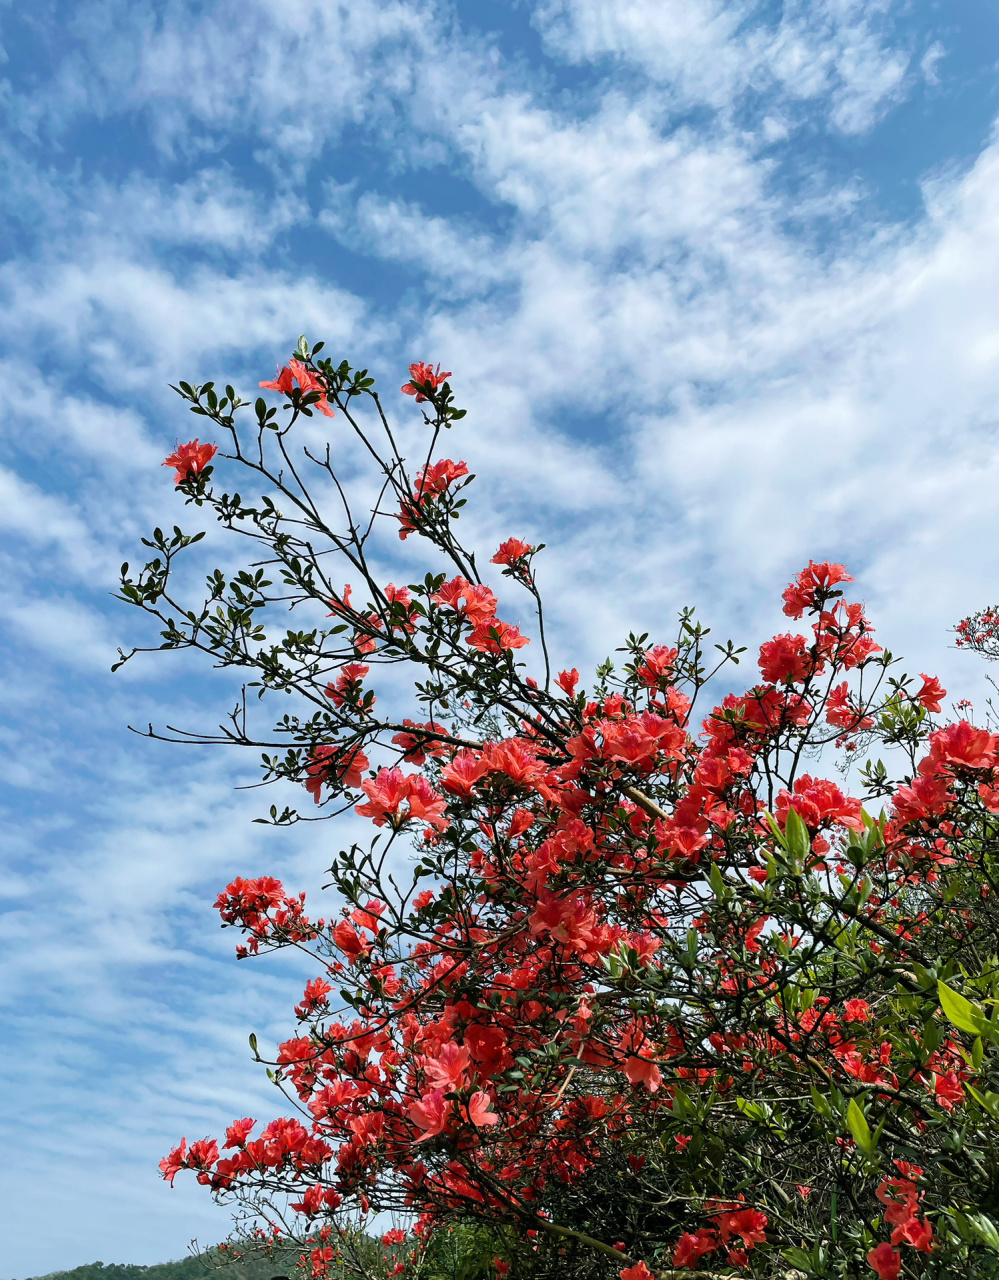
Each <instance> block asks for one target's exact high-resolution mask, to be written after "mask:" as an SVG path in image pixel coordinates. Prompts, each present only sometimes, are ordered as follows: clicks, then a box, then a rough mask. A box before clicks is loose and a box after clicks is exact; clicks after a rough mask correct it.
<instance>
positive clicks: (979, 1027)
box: [937, 982, 993, 1040]
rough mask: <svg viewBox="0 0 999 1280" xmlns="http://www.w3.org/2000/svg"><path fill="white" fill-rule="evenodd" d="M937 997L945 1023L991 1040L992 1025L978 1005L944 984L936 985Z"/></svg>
mask: <svg viewBox="0 0 999 1280" xmlns="http://www.w3.org/2000/svg"><path fill="white" fill-rule="evenodd" d="M937 996H938V997H939V1000H940V1008H941V1009H943V1011H944V1016H945V1017H946V1018H947V1021H948V1022H950V1023H953V1025H954V1026H955V1027H957V1029H958V1030H959V1031H968V1032H970V1033H971V1035H973V1036H982V1035H984V1036H988V1038H989V1039H990V1040H991V1039H992V1034H993V1028H992V1025H991V1023H990V1022H989V1020H988V1019H987V1018H986V1017H985V1015H984V1013H982V1011H981V1009H979V1007H978V1005H976V1004H972V1003H971V1001H970V1000H965V998H964V996H962V995H960V994H959V993H958V992H957V991H954V990H952V989H951V988H950V987H948V986H947V984H946V983H945V982H938V983H937Z"/></svg>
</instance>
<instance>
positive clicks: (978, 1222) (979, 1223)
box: [968, 1213, 999, 1253]
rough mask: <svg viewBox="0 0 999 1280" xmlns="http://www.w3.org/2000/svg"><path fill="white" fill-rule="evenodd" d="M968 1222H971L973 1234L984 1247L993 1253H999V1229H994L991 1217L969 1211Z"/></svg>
mask: <svg viewBox="0 0 999 1280" xmlns="http://www.w3.org/2000/svg"><path fill="white" fill-rule="evenodd" d="M968 1222H970V1223H971V1226H972V1227H973V1228H974V1231H975V1234H976V1235H977V1236H978V1238H979V1239H980V1240H981V1241H982V1243H983V1244H984V1245H985V1246H986V1248H989V1249H991V1250H992V1252H993V1253H999V1231H997V1230H996V1226H995V1223H994V1222H993V1221H992V1219H991V1218H988V1217H986V1215H985V1214H984V1213H969V1214H968Z"/></svg>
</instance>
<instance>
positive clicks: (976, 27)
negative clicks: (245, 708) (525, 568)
mask: <svg viewBox="0 0 999 1280" xmlns="http://www.w3.org/2000/svg"><path fill="white" fill-rule="evenodd" d="M0 25H2V36H0V39H2V46H3V52H2V57H3V59H4V61H3V65H2V67H0V77H2V80H0V102H2V111H0V128H2V133H3V136H2V141H0V166H2V172H0V200H2V202H3V223H2V228H3V230H2V240H0V245H2V253H0V343H2V347H0V366H2V368H0V406H2V407H0V424H2V443H3V456H2V468H0V528H2V532H3V544H2V551H0V555H2V561H0V605H2V618H0V639H2V643H3V645H4V647H5V651H6V653H5V660H4V662H3V664H2V667H0V680H2V684H3V691H2V692H3V725H2V728H0V744H2V748H3V751H4V765H3V769H2V778H3V784H4V798H3V805H4V813H3V831H4V839H3V846H4V848H3V855H4V870H3V874H2V879H0V886H2V891H3V899H4V904H3V911H4V914H3V917H2V936H3V945H4V957H5V958H4V964H5V975H4V978H3V982H2V997H0V998H2V1000H3V1002H4V1008H3V1010H2V1018H3V1021H2V1027H3V1036H2V1038H3V1054H2V1067H0V1070H2V1081H0V1093H2V1106H3V1108H4V1112H5V1117H4V1123H5V1126H6V1129H7V1133H6V1136H5V1140H4V1144H3V1151H4V1155H3V1170H2V1176H3V1186H2V1187H0V1205H2V1206H3V1210H2V1215H3V1230H2V1231H0V1277H4V1278H5V1280H8V1278H13V1277H25V1276H30V1275H38V1274H41V1273H44V1272H48V1271H51V1270H54V1269H56V1268H59V1267H72V1266H74V1265H77V1264H79V1263H83V1262H89V1261H93V1260H94V1259H97V1258H99V1259H102V1260H103V1261H106V1262H111V1261H124V1262H132V1261H135V1262H155V1261H161V1260H164V1259H167V1258H171V1257H177V1256H181V1255H182V1254H183V1253H184V1251H185V1249H186V1247H187V1244H188V1241H189V1240H190V1239H191V1238H192V1237H195V1236H196V1237H198V1238H199V1239H200V1240H201V1241H202V1242H204V1243H212V1242H214V1241H216V1240H218V1239H220V1238H222V1237H223V1236H224V1235H225V1233H226V1230H227V1222H228V1219H227V1215H226V1213H225V1212H224V1211H222V1210H218V1209H215V1208H213V1206H212V1205H211V1203H210V1201H209V1200H208V1198H207V1196H206V1195H205V1194H204V1193H203V1191H202V1189H201V1188H198V1187H196V1186H193V1185H189V1182H190V1180H187V1181H185V1180H184V1179H183V1178H181V1179H179V1180H178V1185H177V1188H176V1190H174V1191H172V1192H171V1191H169V1190H168V1189H167V1188H166V1187H165V1185H164V1184H163V1183H161V1182H160V1181H159V1178H158V1174H157V1171H156V1163H157V1161H158V1160H159V1158H160V1157H161V1156H162V1155H163V1154H164V1153H165V1152H166V1151H167V1150H168V1149H169V1148H170V1147H171V1146H172V1145H174V1143H175V1141H176V1139H177V1138H178V1137H179V1136H180V1135H181V1134H185V1135H186V1136H187V1137H188V1138H189V1139H193V1138H197V1137H201V1136H204V1135H205V1134H206V1133H209V1132H212V1133H218V1132H219V1131H220V1130H221V1128H222V1126H224V1125H225V1124H226V1123H227V1122H229V1121H230V1120H231V1119H232V1118H233V1117H234V1116H237V1115H238V1116H242V1115H254V1116H258V1117H261V1118H269V1117H270V1116H272V1115H274V1114H279V1113H280V1110H281V1109H280V1107H279V1106H278V1102H279V1099H278V1098H277V1097H274V1098H271V1096H270V1093H271V1092H272V1091H271V1090H270V1088H269V1086H267V1082H266V1080H262V1079H261V1076H260V1074H259V1072H258V1070H257V1069H255V1068H254V1067H253V1065H252V1063H251V1062H250V1061H249V1053H248V1050H247V1047H246V1037H247V1035H248V1033H249V1032H250V1031H255V1032H256V1033H257V1034H258V1035H259V1036H260V1037H261V1041H262V1043H266V1042H267V1040H268V1038H269V1039H270V1040H272V1041H273V1040H276V1039H279V1038H284V1037H285V1036H286V1035H287V1034H288V1032H289V1030H290V1028H291V1024H292V1019H291V1007H292V1006H293V1004H294V1003H295V1002H296V1001H297V999H298V998H299V996H300V991H301V985H302V981H303V979H304V977H308V976H311V975H310V974H309V973H308V972H305V971H302V970H301V969H300V968H296V967H295V965H294V964H293V963H290V962H283V961H278V960H274V959H270V960H265V961H262V962H257V963H255V964H249V965H248V964H239V965H237V963H236V962H235V961H234V959H233V958H232V947H233V942H234V938H233V936H232V934H231V933H226V934H221V933H220V932H219V930H218V928H217V919H216V917H215V915H214V913H213V911H212V909H211V903H212V901H213V900H214V897H215V894H216V893H217V891H218V890H219V888H220V887H221V886H223V885H224V884H225V883H226V881H227V880H228V879H230V878H231V877H232V876H233V875H236V874H250V875H254V874H261V873H275V874H279V875H281V876H282V877H283V878H284V879H285V882H286V883H287V884H288V885H289V886H294V887H295V888H296V889H297V888H306V889H308V890H310V891H315V890H317V889H318V887H319V885H320V884H321V883H322V872H323V870H324V868H325V867H326V866H328V865H329V862H330V861H331V860H332V858H333V856H335V853H336V850H337V849H339V848H340V847H342V846H343V845H344V844H347V843H349V841H350V839H351V833H352V830H353V828H352V826H351V823H350V821H345V822H344V823H343V824H341V825H340V826H339V828H337V829H331V827H330V826H329V825H318V826H310V827H307V828H304V829H303V828H297V829H295V830H293V831H289V832H275V831H270V830H268V829H266V828H261V827H259V826H254V825H252V823H251V819H252V817H253V816H254V815H255V814H256V813H258V812H260V810H261V807H262V801H263V802H264V803H269V802H270V800H271V799H277V797H276V796H273V795H270V796H264V797H262V796H261V795H260V793H257V792H252V791H251V792H246V791H236V790H234V788H235V786H236V785H237V784H239V783H241V782H248V781H253V780H254V769H255V763H254V761H253V760H250V759H242V760H241V759H236V758H231V757H229V756H225V755H222V754H212V753H210V752H205V751H200V750H193V749H190V750H182V749H180V748H176V747H173V748H172V747H167V746H162V745H159V744H155V743H150V742H148V741H142V740H141V739H139V738H136V737H134V736H132V735H130V734H129V733H128V731H127V727H126V726H127V725H128V724H136V725H144V724H146V723H147V722H149V721H154V722H156V723H157V724H163V723H165V722H167V721H170V722H171V723H174V724H177V723H180V724H184V725H187V726H192V727H193V726H196V725H198V724H201V725H204V724H209V725H210V724H212V723H214V722H215V721H217V719H218V718H219V716H220V715H221V714H222V713H223V712H224V711H225V709H226V708H227V707H228V705H229V698H230V696H231V693H232V687H231V685H229V684H227V682H226V681H225V680H223V679H222V678H221V677H216V676H213V675H211V673H206V672H204V671H203V670H201V669H200V668H199V666H198V664H196V663H193V662H185V660H184V659H182V658H164V659H163V660H152V659H149V660H137V661H136V662H135V663H133V664H131V665H130V666H129V667H128V668H126V669H125V670H124V671H123V672H121V673H119V674H118V675H116V676H114V677H112V676H111V675H110V674H109V668H110V665H111V662H112V661H113V660H114V657H115V650H116V648H117V646H118V645H120V644H121V645H128V644H130V643H135V642H138V641H141V640H143V639H148V638H149V632H148V631H145V630H143V628H142V626H141V625H140V624H141V621H142V619H141V618H140V617H139V616H138V615H136V616H134V617H133V616H131V615H130V614H129V612H128V611H127V610H126V609H125V608H124V606H122V605H120V604H117V603H116V602H115V601H114V600H112V599H111V596H110V593H111V591H112V590H113V588H114V584H115V581H116V576H117V570H118V566H119V565H120V563H121V561H122V560H125V559H128V560H131V561H133V562H135V561H136V560H137V559H138V558H139V552H140V550H141V548H140V545H139V538H140V537H141V536H142V535H143V534H145V533H147V532H148V531H149V530H150V529H151V528H152V527H153V526H154V525H156V524H164V525H170V524H172V523H173V522H174V521H175V520H177V521H179V520H183V521H184V522H185V523H186V524H187V526H188V527H190V528H191V529H192V530H193V529H194V528H195V527H196V526H197V520H198V517H197V515H192V513H191V512H190V511H186V512H185V511H184V508H183V506H182V503H181V502H180V500H179V499H178V498H177V497H176V496H175V495H174V493H173V489H172V486H171V484H170V478H169V473H168V472H166V471H164V470H162V469H161V468H160V466H159V463H160V461H161V460H162V458H163V457H164V455H165V454H166V453H168V452H169V451H171V450H172V448H173V446H174V442H175V441H176V440H177V439H178V438H179V439H181V440H183V439H187V438H188V437H189V436H190V435H192V434H193V429H192V425H191V423H192V420H191V419H190V418H189V417H188V416H187V415H186V414H185V412H184V411H183V408H182V406H181V405H180V403H179V401H177V399H176V397H174V395H173V393H171V392H170V391H169V389H168V386H167V384H168V382H170V381H176V380H177V379H179V378H186V379H189V380H194V379H198V380H204V379H206V378H208V377H215V378H218V379H219V380H220V381H223V382H224V381H226V380H230V381H232V382H233V383H234V384H235V385H236V386H237V387H238V388H240V389H241V390H242V391H243V392H244V393H248V392H250V391H252V390H254V389H255V386H256V383H257V381H258V380H259V379H260V378H264V377H270V376H272V373H273V369H274V367H275V365H276V364H277V363H278V361H279V360H281V359H283V358H285V357H286V356H287V354H288V353H289V352H290V350H291V349H292V347H293V346H294V344H295V342H296V340H297V337H298V334H299V333H301V332H302V331H305V332H306V333H307V334H308V335H309V336H310V338H311V339H312V340H313V341H316V340H318V339H319V338H320V337H322V338H324V339H325V340H326V342H327V352H328V353H332V354H336V355H337V356H338V357H346V358H349V359H350V360H351V362H352V363H353V364H355V365H366V366H368V367H370V368H371V370H372V372H373V373H375V374H376V376H377V377H378V378H379V381H380V385H381V386H382V387H383V388H384V389H387V390H386V395H387V398H388V400H389V402H390V404H395V403H396V401H395V400H394V399H393V397H394V395H395V388H397V387H398V386H399V385H400V383H401V382H402V380H403V378H404V377H405V370H406V366H407V364H408V363H409V361H411V360H416V359H430V360H434V361H436V360H438V359H439V360H442V361H443V362H444V364H445V367H446V368H448V369H451V370H453V371H454V378H453V380H452V381H453V384H454V386H455V389H456V392H457V393H458V396H459V402H460V403H462V404H464V405H466V406H467V407H468V408H469V411H470V412H469V415H468V418H467V419H466V420H465V422H464V423H462V424H461V426H460V427H459V428H456V430H455V433H454V434H455V439H454V441H453V453H454V456H456V457H460V458H464V459H465V460H467V462H468V464H469V466H470V467H471V469H472V470H473V471H475V472H476V473H477V475H478V477H479V479H478V480H477V482H476V485H477V492H478V498H479V506H478V509H477V512H476V514H474V515H473V516H471V517H470V519H469V521H468V526H467V534H468V537H469V540H470V541H471V542H473V543H475V544H476V545H479V546H480V547H481V548H482V549H483V550H485V551H486V553H487V554H488V553H489V552H491V550H492V548H493V547H495V545H496V540H498V538H500V537H503V536H507V535H510V534H515V535H517V536H519V537H522V538H526V539H528V540H529V541H532V542H535V541H539V540H543V541H545V542H546V543H547V544H548V548H549V550H547V551H546V552H545V553H544V560H543V565H542V575H543V581H544V583H545V585H546V587H547V594H548V598H549V606H550V610H551V615H552V626H553V633H554V640H555V648H556V652H557V656H558V658H559V659H560V660H561V661H562V662H563V663H566V664H568V665H576V666H578V667H579V668H580V669H586V668H587V667H589V666H592V664H593V663H594V662H595V661H599V660H600V659H601V658H603V657H604V656H605V655H606V654H607V653H608V652H609V651H610V650H612V649H613V648H614V646H615V645H616V644H618V643H619V642H620V639H621V637H622V636H623V635H624V634H625V633H626V632H627V631H628V630H629V629H630V628H632V627H635V628H640V629H643V630H644V629H648V630H650V631H652V632H653V634H654V636H656V637H661V638H663V639H666V638H668V636H669V633H670V631H671V629H672V619H673V615H674V614H675V611H676V610H677V609H678V608H679V607H680V606H681V605H682V604H684V603H693V604H696V605H697V607H698V609H699V611H700V613H701V615H702V616H703V617H704V618H705V620H706V621H708V622H710V623H711V624H712V625H713V626H714V628H715V631H716V633H717V634H718V637H719V638H727V637H728V636H729V635H731V636H733V637H734V638H736V639H737V640H738V642H739V643H744V644H748V645H751V646H755V645H757V644H759V643H760V641H761V640H763V639H765V638H766V637H767V636H768V635H770V634H772V633H773V631H774V630H777V629H783V628H782V626H781V623H782V616H781V614H780V610H779V601H780V592H781V590H782V588H783V586H784V584H785V583H786V582H787V580H788V578H789V577H790V576H791V575H792V574H793V572H795V571H796V570H797V569H798V568H799V567H800V566H801V565H802V564H804V563H805V562H806V561H807V560H808V559H809V558H810V557H814V558H816V559H820V558H825V557H830V558H835V559H838V560H842V561H844V562H846V563H847V564H848V565H849V566H850V567H851V569H852V571H853V572H854V574H855V575H856V579H857V588H856V589H857V593H858V595H859V596H860V597H861V598H863V599H866V601H867V604H868V608H869V610H870V613H871V615H872V617H873V619H874V621H875V622H876V624H877V626H878V628H879V638H880V639H881V641H882V643H884V644H886V645H887V646H888V647H890V648H891V649H892V650H893V651H894V652H896V653H901V654H904V655H906V663H905V667H906V669H907V670H910V671H924V670H925V671H928V672H933V673H937V674H939V675H940V676H941V677H942V678H943V679H944V682H945V684H947V686H948V688H949V689H950V690H951V693H952V696H954V697H960V696H968V697H970V698H972V699H973V700H975V701H976V702H977V703H978V704H981V702H982V700H983V697H984V696H985V684H984V674H985V673H984V669H983V668H982V667H981V666H980V665H978V664H977V662H976V660H975V659H973V658H972V657H970V656H968V655H966V654H962V653H959V652H957V651H956V650H954V648H953V647H952V641H953V636H952V634H951V633H950V630H949V629H950V627H952V625H953V623H954V622H955V621H956V620H957V619H958V618H960V617H961V616H962V615H964V614H966V613H968V612H970V611H971V610H973V609H974V608H976V607H979V606H981V605H984V604H986V603H990V602H992V601H994V599H995V598H996V597H999V582H997V576H999V575H997V570H999V544H997V539H996V504H997V499H996V494H997V493H999V456H997V432H999V413H997V404H999V137H997V134H996V131H995V129H996V116H997V113H999V97H997V88H999V80H997V60H999V8H997V7H996V6H995V5H992V4H988V3H984V2H983V0H974V2H973V0H948V3H946V4H943V3H939V4H934V3H922V4H919V5H913V4H907V3H892V2H890V0H881V2H879V0H863V2H862V3H859V2H858V3H854V2H853V0H809V2H808V3H802V4H795V3H787V4H784V5H783V6H782V5H780V4H777V3H751V2H748V0H747V2H746V3H741V4H731V3H711V2H710V0H613V2H610V0H602V2H601V0H549V2H547V3H536V4H530V3H516V2H515V0H514V2H510V0H508V2H506V3H498V2H497V0H475V2H474V3H473V2H471V0H467V2H466V0H461V2H459V3H455V4H442V3H441V4H438V3H433V2H431V0H427V2H425V3H417V2H407V0H383V2H382V3H374V2H372V0H351V3H350V4H349V5H348V4H344V5H340V4H336V3H333V2H332V0H312V2H306V0H271V2H269V3H268V2H267V0H239V2H238V3H236V0H218V2H215V3H205V4H194V3H182V2H180V0H177V2H175V3H148V2H144V0H128V2H127V3H126V2H125V0H85V2H84V3H76V4H62V3H52V2H50V0H32V2H31V3H30V4H28V3H26V2H25V0H3V2H2V3H0ZM398 400H399V404H398V412H399V413H400V415H401V416H402V418H403V419H404V420H406V419H410V420H411V419H412V416H413V411H414V407H413V405H412V402H411V401H408V400H407V401H405V402H403V399H402V397H398ZM322 423H323V424H324V425H325V420H322ZM332 430H333V432H334V441H335V440H336V435H335V433H336V430H337V426H336V424H334V425H333V427H332ZM201 527H206V523H204V522H203V523H202V525H201ZM415 541H416V540H411V542H415ZM199 554H200V553H199ZM230 554H231V549H229V548H228V547H227V546H226V545H225V544H224V543H221V544H220V543H219V542H217V541H213V539H212V537H211V536H210V537H209V538H208V539H206V542H205V544H204V552H203V555H202V557H201V561H200V562H199V563H200V564H201V565H203V566H207V565H208V563H209V561H211V560H212V559H213V558H215V557H217V558H220V559H222V560H225V559H226V557H228V556H230ZM384 556H385V564H386V576H391V574H390V571H391V570H392V569H393V560H392V557H393V556H395V557H402V558H401V560H400V561H399V562H398V564H397V565H396V566H395V568H396V570H397V571H398V572H400V573H401V572H405V571H406V570H410V569H411V570H412V571H413V572H416V571H417V569H418V568H419V566H420V565H421V563H422V562H421V561H420V556H419V548H413V547H412V546H410V544H409V543H407V544H406V546H405V547H401V546H399V545H396V546H395V547H394V548H392V547H390V546H388V545H386V547H385V549H384ZM399 565H402V566H403V567H402V568H400V567H399ZM419 572H420V573H421V575H422V572H423V569H422V568H419ZM523 621H524V622H525V624H526V623H527V622H528V621H529V619H528V618H527V617H526V616H525V617H524V618H523ZM287 798H289V799H291V798H292V797H287ZM326 912H327V914H328V913H329V906H328V905H327V906H326Z"/></svg>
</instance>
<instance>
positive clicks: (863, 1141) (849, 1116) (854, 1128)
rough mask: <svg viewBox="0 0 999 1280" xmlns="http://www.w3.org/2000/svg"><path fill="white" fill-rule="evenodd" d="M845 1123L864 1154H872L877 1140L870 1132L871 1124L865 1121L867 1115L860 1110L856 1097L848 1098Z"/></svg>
mask: <svg viewBox="0 0 999 1280" xmlns="http://www.w3.org/2000/svg"><path fill="white" fill-rule="evenodd" d="M846 1123H847V1127H848V1128H849V1130H850V1133H851V1134H852V1135H853V1140H854V1142H855V1143H856V1144H857V1146H858V1147H859V1148H860V1149H861V1151H863V1153H864V1155H865V1156H869V1155H873V1153H874V1148H875V1147H876V1146H877V1140H876V1138H875V1137H874V1135H873V1134H872V1133H871V1126H870V1125H869V1124H868V1123H867V1117H866V1116H865V1115H864V1113H863V1111H861V1109H860V1105H859V1103H858V1102H857V1099H856V1098H851V1099H850V1105H849V1106H848V1107H847V1109H846Z"/></svg>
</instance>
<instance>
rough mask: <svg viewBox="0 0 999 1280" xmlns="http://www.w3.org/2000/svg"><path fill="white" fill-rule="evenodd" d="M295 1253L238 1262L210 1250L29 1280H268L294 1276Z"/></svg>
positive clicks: (88, 1267)
mask: <svg viewBox="0 0 999 1280" xmlns="http://www.w3.org/2000/svg"><path fill="white" fill-rule="evenodd" d="M297 1259H298V1251H297V1250H296V1251H295V1252H294V1253H292V1254H289V1255H288V1256H287V1257H285V1258H281V1257H280V1256H275V1257H271V1258H261V1257H250V1258H245V1259H240V1260H239V1261H238V1262H226V1263H225V1264H224V1268H223V1269H221V1270H220V1269H219V1267H220V1266H222V1263H221V1260H220V1259H219V1256H218V1254H217V1253H216V1252H215V1251H214V1250H210V1251H208V1252H206V1253H204V1254H202V1255H200V1256H199V1257H189V1258H182V1259H180V1261H179V1262H159V1263H156V1264H154V1265H153V1266H151V1267H141V1266H139V1265H138V1264H136V1263H128V1262H108V1263H104V1262H89V1263H87V1264H86V1265H84V1266H82V1267H74V1268H73V1270H72V1271H51V1272H49V1274H48V1275H46V1276H36V1277H32V1278H31V1280H271V1278H272V1277H273V1276H280V1275H287V1276H291V1275H293V1273H294V1267H295V1262H296V1261H297Z"/></svg>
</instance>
